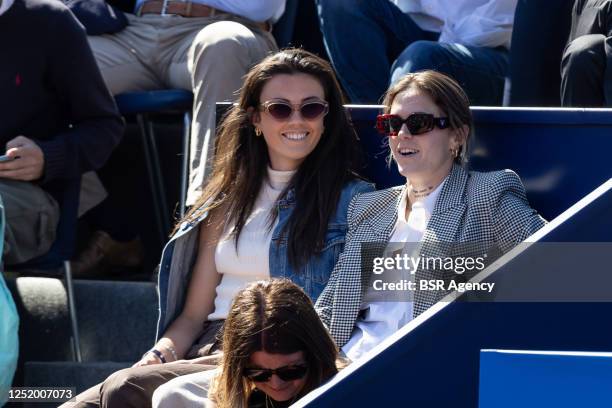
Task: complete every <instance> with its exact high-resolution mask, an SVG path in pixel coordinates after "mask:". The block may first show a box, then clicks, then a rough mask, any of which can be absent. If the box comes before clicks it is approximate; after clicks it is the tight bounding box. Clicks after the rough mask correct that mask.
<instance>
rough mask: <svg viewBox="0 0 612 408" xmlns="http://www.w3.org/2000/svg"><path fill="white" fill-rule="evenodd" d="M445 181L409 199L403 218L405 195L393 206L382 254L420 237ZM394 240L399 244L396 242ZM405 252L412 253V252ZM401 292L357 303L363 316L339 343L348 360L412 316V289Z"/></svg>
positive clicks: (370, 346)
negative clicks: (394, 214) (399, 296)
mask: <svg viewBox="0 0 612 408" xmlns="http://www.w3.org/2000/svg"><path fill="white" fill-rule="evenodd" d="M445 182H446V179H445V180H444V181H443V182H442V183H440V185H439V186H438V187H437V188H436V189H435V190H434V191H432V192H431V194H429V195H428V196H427V197H425V198H424V199H423V200H419V201H415V202H414V203H412V206H411V210H410V214H409V215H408V218H406V206H407V204H408V203H407V199H406V195H404V196H403V197H402V200H401V201H400V204H399V206H398V208H397V211H398V213H397V222H396V223H395V228H394V229H393V234H392V235H391V239H390V240H389V244H388V246H387V248H386V249H385V255H386V256H393V255H391V254H395V253H398V251H400V252H401V250H402V248H403V247H404V245H403V244H405V243H410V242H413V243H418V242H420V241H421V239H422V238H423V235H424V233H425V229H426V228H427V223H428V222H429V219H430V218H431V213H432V211H433V208H434V205H435V203H436V200H437V198H438V196H439V195H440V191H441V190H442V186H443V185H444V183H445ZM398 243H401V244H402V245H399V246H398V245H397V244H398ZM417 249H418V245H415V246H414V247H412V248H411V250H412V252H414V251H416V250H417ZM408 255H409V256H412V255H413V253H410V254H408ZM381 276H384V275H381ZM412 276H413V275H412ZM369 290H370V291H374V289H373V287H370V288H369ZM405 295H406V298H405V299H404V301H401V302H400V301H397V298H395V297H394V298H393V300H389V301H374V302H364V304H362V305H361V310H365V311H366V312H365V315H364V317H363V318H358V319H357V321H356V322H355V328H354V329H353V333H352V334H351V338H350V339H349V341H348V342H347V343H346V344H345V345H344V347H342V351H343V352H344V353H345V354H346V356H347V357H348V358H350V359H351V360H352V361H355V360H357V359H358V358H360V357H361V356H363V355H364V354H365V353H367V352H368V351H370V350H371V349H373V348H374V347H375V346H376V345H378V344H379V343H380V342H382V341H383V340H384V339H386V338H387V337H389V336H390V335H391V334H393V333H395V332H396V331H397V330H398V329H400V328H401V327H402V326H404V325H405V324H406V323H408V322H409V321H411V320H412V312H413V308H414V301H413V299H412V295H413V293H412V291H406V293H405ZM366 297H367V296H366ZM372 297H376V298H380V295H379V294H376V295H375V296H372Z"/></svg>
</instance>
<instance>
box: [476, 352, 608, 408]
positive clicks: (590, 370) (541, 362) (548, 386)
mask: <svg viewBox="0 0 612 408" xmlns="http://www.w3.org/2000/svg"><path fill="white" fill-rule="evenodd" d="M610 384H612V353H582V352H542V351H525V350H482V351H481V352H480V397H479V402H478V407H479V408H514V407H521V408H540V407H555V408H574V407H598V406H604V405H610V403H612V387H610Z"/></svg>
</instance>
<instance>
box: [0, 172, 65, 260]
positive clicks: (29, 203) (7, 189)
mask: <svg viewBox="0 0 612 408" xmlns="http://www.w3.org/2000/svg"><path fill="white" fill-rule="evenodd" d="M0 196H2V201H3V202H4V213H5V216H6V231H5V234H4V251H3V260H4V263H5V264H6V265H15V264H20V263H23V262H26V261H29V260H31V259H33V258H36V257H37V256H40V255H43V254H45V253H46V252H47V251H48V250H49V248H51V244H53V241H54V240H55V232H56V229H57V223H58V222H59V215H60V210H59V205H58V204H57V201H55V199H54V198H53V197H51V195H50V194H49V193H47V192H46V191H45V190H43V189H42V188H40V187H39V186H37V185H36V184H34V183H30V182H28V181H16V180H9V179H0Z"/></svg>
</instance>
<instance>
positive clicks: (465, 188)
mask: <svg viewBox="0 0 612 408" xmlns="http://www.w3.org/2000/svg"><path fill="white" fill-rule="evenodd" d="M403 194H405V186H398V187H393V188H390V189H387V190H381V191H375V192H371V193H365V194H362V195H360V196H357V197H356V198H354V199H353V201H352V202H351V203H350V205H349V210H348V223H349V231H348V233H347V235H346V244H345V247H344V252H343V253H342V255H341V256H340V258H339V260H338V263H337V264H336V266H335V268H334V270H333V272H332V275H331V277H330V279H329V282H328V283H327V286H326V288H325V289H324V290H323V293H322V294H321V296H320V297H319V299H318V300H317V303H316V309H317V312H318V313H319V316H320V317H321V320H323V323H325V325H326V326H327V327H328V329H329V331H330V333H331V335H332V337H333V338H334V340H335V341H336V343H337V344H338V346H339V347H342V346H343V345H344V344H345V343H346V342H347V341H348V340H349V338H350V336H351V333H352V331H353V326H354V324H355V321H356V319H357V316H358V314H359V310H360V306H361V302H362V297H363V295H364V293H365V290H366V289H367V286H368V283H369V281H370V276H362V275H368V274H369V273H371V272H369V273H368V272H367V269H366V272H364V273H363V274H362V271H361V269H362V268H361V259H362V256H364V258H365V257H366V256H368V255H372V254H367V253H365V252H366V251H375V252H377V253H378V254H382V251H383V250H384V247H385V246H386V243H387V242H388V241H389V239H390V238H391V234H392V232H393V228H394V227H395V223H396V221H397V212H398V205H399V202H400V200H401V197H402V195H403ZM545 223H546V221H545V220H544V219H543V218H542V217H540V216H539V215H538V214H537V212H536V211H535V210H533V209H532V208H531V207H530V206H529V203H528V201H527V197H526V194H525V189H524V187H523V184H522V183H521V180H520V179H519V177H518V175H517V174H516V173H514V172H513V171H511V170H503V171H494V172H488V173H480V172H469V173H468V172H467V171H466V170H464V169H463V168H462V167H460V166H458V165H454V166H453V168H452V169H451V173H450V175H449V177H448V178H447V180H446V183H445V184H444V186H443V187H442V190H441V191H440V195H439V196H438V199H437V200H436V203H435V205H434V209H433V211H432V214H431V218H430V220H429V223H428V224H427V228H426V230H425V233H424V235H423V238H422V241H421V245H422V246H421V254H422V255H423V256H433V257H437V256H440V257H444V256H457V254H455V253H453V251H454V248H455V247H456V245H454V244H456V243H470V245H473V248H472V250H473V251H474V253H475V254H483V253H485V252H487V251H491V248H492V247H495V248H496V249H497V250H498V255H500V254H501V253H504V252H507V251H508V250H510V249H511V248H512V247H513V246H514V245H516V244H517V243H519V242H521V241H524V240H525V239H526V238H527V237H529V236H530V235H531V234H533V233H534V232H535V231H537V230H538V229H540V228H541V227H542V226H543V225H544V224H545ZM362 243H373V244H368V246H367V248H368V249H367V250H366V249H364V253H362ZM461 250H462V251H465V250H466V249H465V245H464V246H462V248H461ZM494 252H495V251H493V253H494ZM493 260H494V257H490V258H489V259H488V262H487V263H490V262H492V261H493ZM370 271H371V269H370ZM449 274H450V275H453V276H454V277H455V278H456V277H457V275H456V274H454V272H452V271H451V272H449ZM450 275H445V276H441V272H440V271H437V272H435V274H432V272H430V271H425V270H422V269H418V270H417V271H416V279H452V278H453V276H450ZM466 279H469V276H467V277H466ZM364 282H365V283H364ZM446 293H448V292H434V291H416V292H415V293H414V315H415V316H417V315H419V314H420V313H422V312H423V311H425V310H426V309H427V308H429V307H430V306H432V305H433V304H435V303H436V302H437V301H438V300H440V299H441V298H442V297H443V296H444V295H445V294H446Z"/></svg>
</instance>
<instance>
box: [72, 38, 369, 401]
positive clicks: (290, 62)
mask: <svg viewBox="0 0 612 408" xmlns="http://www.w3.org/2000/svg"><path fill="white" fill-rule="evenodd" d="M220 63H222V62H220ZM358 149H359V142H358V140H357V136H356V133H355V130H354V129H353V127H352V126H351V124H350V122H349V119H348V116H347V113H346V111H345V109H344V106H343V97H342V93H341V91H340V87H339V85H338V82H337V80H336V78H335V75H334V73H333V70H332V68H331V66H330V65H329V63H327V62H325V61H324V60H322V59H321V58H319V57H317V56H315V55H314V54H311V53H309V52H307V51H304V50H300V49H287V50H283V51H281V52H278V53H276V54H273V55H270V56H269V57H267V58H265V59H264V60H263V61H262V62H260V63H259V64H257V65H256V66H254V67H253V68H252V69H251V70H250V71H249V73H248V74H247V76H246V78H245V82H244V85H243V87H242V89H241V91H240V96H239V100H238V103H237V104H235V105H234V106H233V107H232V108H230V111H229V112H228V114H227V115H226V116H225V118H224V119H223V120H222V122H221V124H220V127H219V129H218V131H217V142H216V153H215V158H214V163H213V169H212V174H211V177H210V179H209V180H208V182H207V183H206V185H205V186H204V190H203V192H202V196H201V198H200V200H199V201H198V202H197V203H196V204H195V205H194V206H193V207H192V209H191V211H190V212H189V213H188V214H187V215H186V217H185V219H183V220H182V221H181V222H180V223H179V224H178V225H177V228H176V231H175V233H174V236H173V237H172V239H171V240H170V242H168V244H166V246H165V248H164V251H163V253H162V259H161V263H160V269H159V310H160V316H159V322H158V328H157V339H156V343H155V344H154V345H153V347H152V348H151V349H150V350H149V351H147V352H146V353H145V354H144V355H143V357H142V358H141V359H140V361H138V362H136V364H134V366H133V367H131V368H128V369H124V370H120V371H118V372H116V373H114V374H112V375H111V376H110V377H108V378H107V379H106V380H105V381H104V382H103V383H101V384H98V385H96V386H94V387H92V388H90V389H89V390H87V391H85V392H84V393H82V394H80V395H78V396H77V397H76V400H77V401H76V403H75V404H71V403H68V404H67V405H66V406H67V407H68V406H72V407H79V406H83V407H85V406H87V407H91V406H103V407H107V406H108V407H116V406H126V405H130V406H149V405H150V403H151V395H152V394H153V392H154V390H155V389H156V388H157V387H158V386H160V385H161V384H164V383H165V382H166V381H168V380H170V379H172V378H175V377H177V376H180V375H185V374H190V373H194V372H199V371H203V370H205V369H207V368H209V367H207V366H206V365H205V363H210V362H211V360H212V361H214V360H215V356H214V355H215V354H216V353H217V352H218V351H219V346H220V343H219V341H218V340H219V338H220V336H221V329H222V326H223V322H224V320H225V319H226V317H227V316H228V313H229V312H230V304H231V301H232V299H233V298H234V296H235V295H236V294H237V293H238V292H239V291H240V290H241V289H242V288H244V287H245V286H246V285H248V284H249V283H251V282H254V281H257V280H260V279H268V278H271V277H272V278H274V277H285V278H288V279H290V280H291V281H293V282H294V283H296V284H297V285H298V286H300V287H301V288H303V289H304V291H305V292H306V293H307V294H308V295H309V296H310V298H311V299H312V300H313V301H314V300H315V299H316V298H317V297H318V296H319V294H320V293H321V291H322V290H323V288H324V287H325V285H326V284H327V280H328V278H329V276H330V273H331V271H332V269H333V267H334V265H335V263H336V261H337V260H338V257H339V255H340V253H341V252H342V249H343V247H344V241H345V234H346V231H347V229H348V225H347V222H346V214H347V207H348V203H349V202H350V201H351V199H352V198H353V197H355V196H356V195H358V194H360V193H362V192H365V191H371V190H373V186H372V185H370V184H368V183H366V182H364V181H362V180H360V179H359V178H358V177H357V175H356V170H357V169H358V168H359V167H358V164H357V160H356V159H357V157H358V155H359V151H358ZM211 356H212V357H211Z"/></svg>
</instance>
